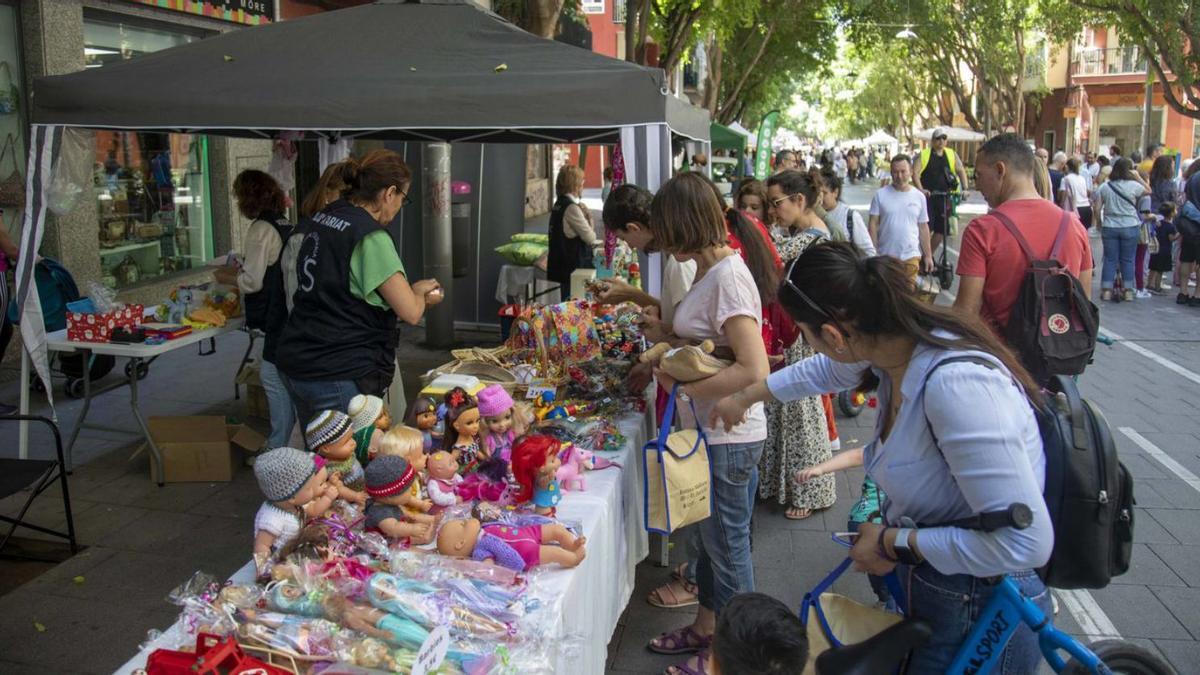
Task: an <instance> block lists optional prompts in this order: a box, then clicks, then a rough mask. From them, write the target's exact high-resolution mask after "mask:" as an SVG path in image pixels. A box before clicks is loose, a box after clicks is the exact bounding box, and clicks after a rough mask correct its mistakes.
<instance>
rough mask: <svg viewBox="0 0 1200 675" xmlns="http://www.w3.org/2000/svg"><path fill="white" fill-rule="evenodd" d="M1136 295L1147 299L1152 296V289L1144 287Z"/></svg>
mask: <svg viewBox="0 0 1200 675" xmlns="http://www.w3.org/2000/svg"><path fill="white" fill-rule="evenodd" d="M1134 297H1136V298H1138V299H1140V300H1145V299H1146V298H1149V297H1150V291H1148V290H1146V289H1144V288H1143V289H1142V290H1140V291H1138V292H1137V293H1136V294H1134Z"/></svg>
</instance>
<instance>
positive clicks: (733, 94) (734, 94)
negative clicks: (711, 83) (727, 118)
mask: <svg viewBox="0 0 1200 675" xmlns="http://www.w3.org/2000/svg"><path fill="white" fill-rule="evenodd" d="M774 34H775V24H771V25H770V26H768V27H767V33H766V35H763V36H762V41H760V42H759V43H758V49H756V50H755V52H754V57H753V58H752V59H750V62H749V63H747V64H745V65H743V66H742V76H741V77H740V78H738V82H737V84H736V85H734V87H733V90H732V91H730V92H729V96H727V97H726V100H725V101H723V102H722V103H721V112H722V113H726V112H728V111H729V110H730V109H732V108H733V107H734V106H735V105H736V104H737V102H738V99H739V97H740V96H741V95H742V92H743V91H745V88H746V81H747V80H749V79H750V75H751V74H752V73H753V72H754V70H755V69H756V68H758V63H759V61H761V60H762V57H763V54H764V53H766V51H767V45H768V44H769V43H770V42H771V36H773V35H774Z"/></svg>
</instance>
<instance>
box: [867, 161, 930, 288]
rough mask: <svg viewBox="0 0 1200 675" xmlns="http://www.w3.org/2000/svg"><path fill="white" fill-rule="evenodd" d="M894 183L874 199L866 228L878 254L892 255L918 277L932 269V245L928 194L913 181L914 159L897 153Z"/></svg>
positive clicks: (893, 175) (893, 162)
mask: <svg viewBox="0 0 1200 675" xmlns="http://www.w3.org/2000/svg"><path fill="white" fill-rule="evenodd" d="M891 174H892V183H891V185H888V186H886V187H884V188H881V189H880V190H879V191H878V192H876V193H875V197H874V198H873V199H871V210H870V216H871V217H870V220H869V221H868V223H867V229H868V230H869V231H870V234H871V241H873V242H875V248H876V250H877V251H878V252H879V255H890V256H892V257H893V258H896V259H897V260H900V261H902V262H903V263H904V264H905V266H907V267H908V270H909V274H911V275H912V276H913V278H914V279H915V278H916V276H917V274H918V273H919V272H921V271H926V272H928V271H930V270H932V269H933V253H932V250H931V249H930V246H929V212H928V209H927V207H926V205H925V195H924V194H923V193H922V192H921V191H920V190H918V189H916V188H915V187H913V185H912V183H911V182H910V181H911V180H912V161H911V160H909V158H908V155H896V156H895V157H893V158H892V162H891Z"/></svg>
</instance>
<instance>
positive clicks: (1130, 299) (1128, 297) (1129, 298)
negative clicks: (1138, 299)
mask: <svg viewBox="0 0 1200 675" xmlns="http://www.w3.org/2000/svg"><path fill="white" fill-rule="evenodd" d="M1134 297H1135V296H1134V293H1133V289H1132V288H1126V289H1125V301H1126V302H1133V298H1134Z"/></svg>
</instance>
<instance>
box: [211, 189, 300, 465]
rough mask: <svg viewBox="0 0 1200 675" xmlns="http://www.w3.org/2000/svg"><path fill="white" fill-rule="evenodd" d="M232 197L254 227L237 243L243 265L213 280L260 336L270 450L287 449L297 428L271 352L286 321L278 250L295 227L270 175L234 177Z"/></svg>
mask: <svg viewBox="0 0 1200 675" xmlns="http://www.w3.org/2000/svg"><path fill="white" fill-rule="evenodd" d="M233 194H234V196H235V197H236V198H237V203H238V211H241V213H242V215H243V216H245V217H247V218H249V219H250V220H252V221H253V222H251V223H250V228H249V229H248V230H246V238H245V240H244V241H243V243H242V264H241V265H240V266H239V267H221V268H218V269H217V270H216V271H214V272H213V277H215V278H216V280H217V281H218V282H219V283H223V284H227V285H230V286H234V285H236V286H237V287H238V289H239V290H240V291H241V293H242V303H243V305H244V306H245V309H246V326H247V327H249V328H252V329H254V330H259V331H262V332H263V334H264V337H263V346H262V365H261V367H260V368H259V377H260V379H261V380H262V385H263V390H264V391H265V392H266V394H267V405H268V407H269V408H270V410H271V434H270V436H268V437H267V449H268V450H269V449H272V448H278V447H282V446H285V445H287V444H288V437H290V436H291V434H292V427H294V426H295V425H296V413H295V410H294V408H293V407H292V399H291V396H289V395H288V391H287V388H286V387H284V385H283V380H281V379H280V378H279V371H278V370H277V369H276V368H275V349H276V347H277V346H278V344H279V334H280V333H281V332H283V324H284V323H285V322H286V321H287V306H286V304H285V299H284V294H283V273H282V272H281V271H280V266H279V261H280V258H281V253H282V251H283V244H284V242H286V241H287V238H288V237H289V236H290V235H291V233H292V229H293V228H294V227H295V226H293V225H292V224H291V223H289V222H288V221H287V219H286V218H285V217H284V215H283V213H284V211H285V210H286V205H285V203H284V195H283V189H282V188H281V187H279V183H277V182H275V179H274V178H272V177H271V176H270V175H268V174H266V173H264V172H262V171H257V170H254V169H248V170H246V171H243V172H241V173H239V174H238V176H237V178H235V179H234V181H233Z"/></svg>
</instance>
